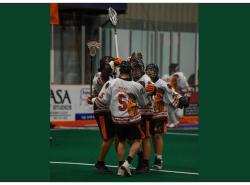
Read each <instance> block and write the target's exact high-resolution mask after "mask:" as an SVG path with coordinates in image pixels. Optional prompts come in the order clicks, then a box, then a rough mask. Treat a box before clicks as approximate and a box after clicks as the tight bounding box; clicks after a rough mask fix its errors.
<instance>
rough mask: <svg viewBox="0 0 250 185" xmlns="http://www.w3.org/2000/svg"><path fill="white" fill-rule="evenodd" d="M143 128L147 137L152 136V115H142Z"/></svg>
mask: <svg viewBox="0 0 250 185" xmlns="http://www.w3.org/2000/svg"><path fill="white" fill-rule="evenodd" d="M141 118H142V119H141V123H140V124H141V128H142V131H143V133H144V135H145V137H146V138H149V137H150V127H151V126H150V124H151V120H152V116H142V117H141Z"/></svg>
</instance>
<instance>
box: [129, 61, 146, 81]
mask: <svg viewBox="0 0 250 185" xmlns="http://www.w3.org/2000/svg"><path fill="white" fill-rule="evenodd" d="M131 67H132V77H133V80H135V81H137V80H139V79H140V78H141V76H143V75H144V64H143V61H142V60H137V59H133V60H132V61H131Z"/></svg>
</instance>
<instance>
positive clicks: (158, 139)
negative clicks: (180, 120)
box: [152, 118, 167, 170]
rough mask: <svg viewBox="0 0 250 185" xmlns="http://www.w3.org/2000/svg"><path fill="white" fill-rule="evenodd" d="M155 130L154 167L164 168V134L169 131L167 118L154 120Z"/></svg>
mask: <svg viewBox="0 0 250 185" xmlns="http://www.w3.org/2000/svg"><path fill="white" fill-rule="evenodd" d="M154 123H155V124H154V129H153V130H154V131H153V132H152V135H153V144H154V149H155V150H154V151H155V160H154V164H153V168H155V169H157V170H161V169H162V168H163V160H162V159H163V157H162V155H163V145H164V143H163V134H166V132H167V118H166V119H163V120H154Z"/></svg>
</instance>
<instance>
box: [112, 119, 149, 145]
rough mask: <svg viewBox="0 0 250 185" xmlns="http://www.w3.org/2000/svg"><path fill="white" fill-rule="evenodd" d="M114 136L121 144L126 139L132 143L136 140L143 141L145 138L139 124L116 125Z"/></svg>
mask: <svg viewBox="0 0 250 185" xmlns="http://www.w3.org/2000/svg"><path fill="white" fill-rule="evenodd" d="M115 127H116V136H117V137H118V139H119V141H121V142H123V141H125V140H126V139H127V140H130V141H134V140H137V139H143V138H144V137H145V135H144V133H143V131H142V129H141V125H140V124H139V123H136V124H130V125H128V124H116V125H115Z"/></svg>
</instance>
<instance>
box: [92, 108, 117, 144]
mask: <svg viewBox="0 0 250 185" xmlns="http://www.w3.org/2000/svg"><path fill="white" fill-rule="evenodd" d="M94 115H95V119H96V121H97V124H98V127H99V130H100V133H101V136H102V139H103V140H104V141H107V140H109V139H112V138H114V136H115V125H114V124H113V121H112V117H111V112H110V111H106V112H98V113H94Z"/></svg>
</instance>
